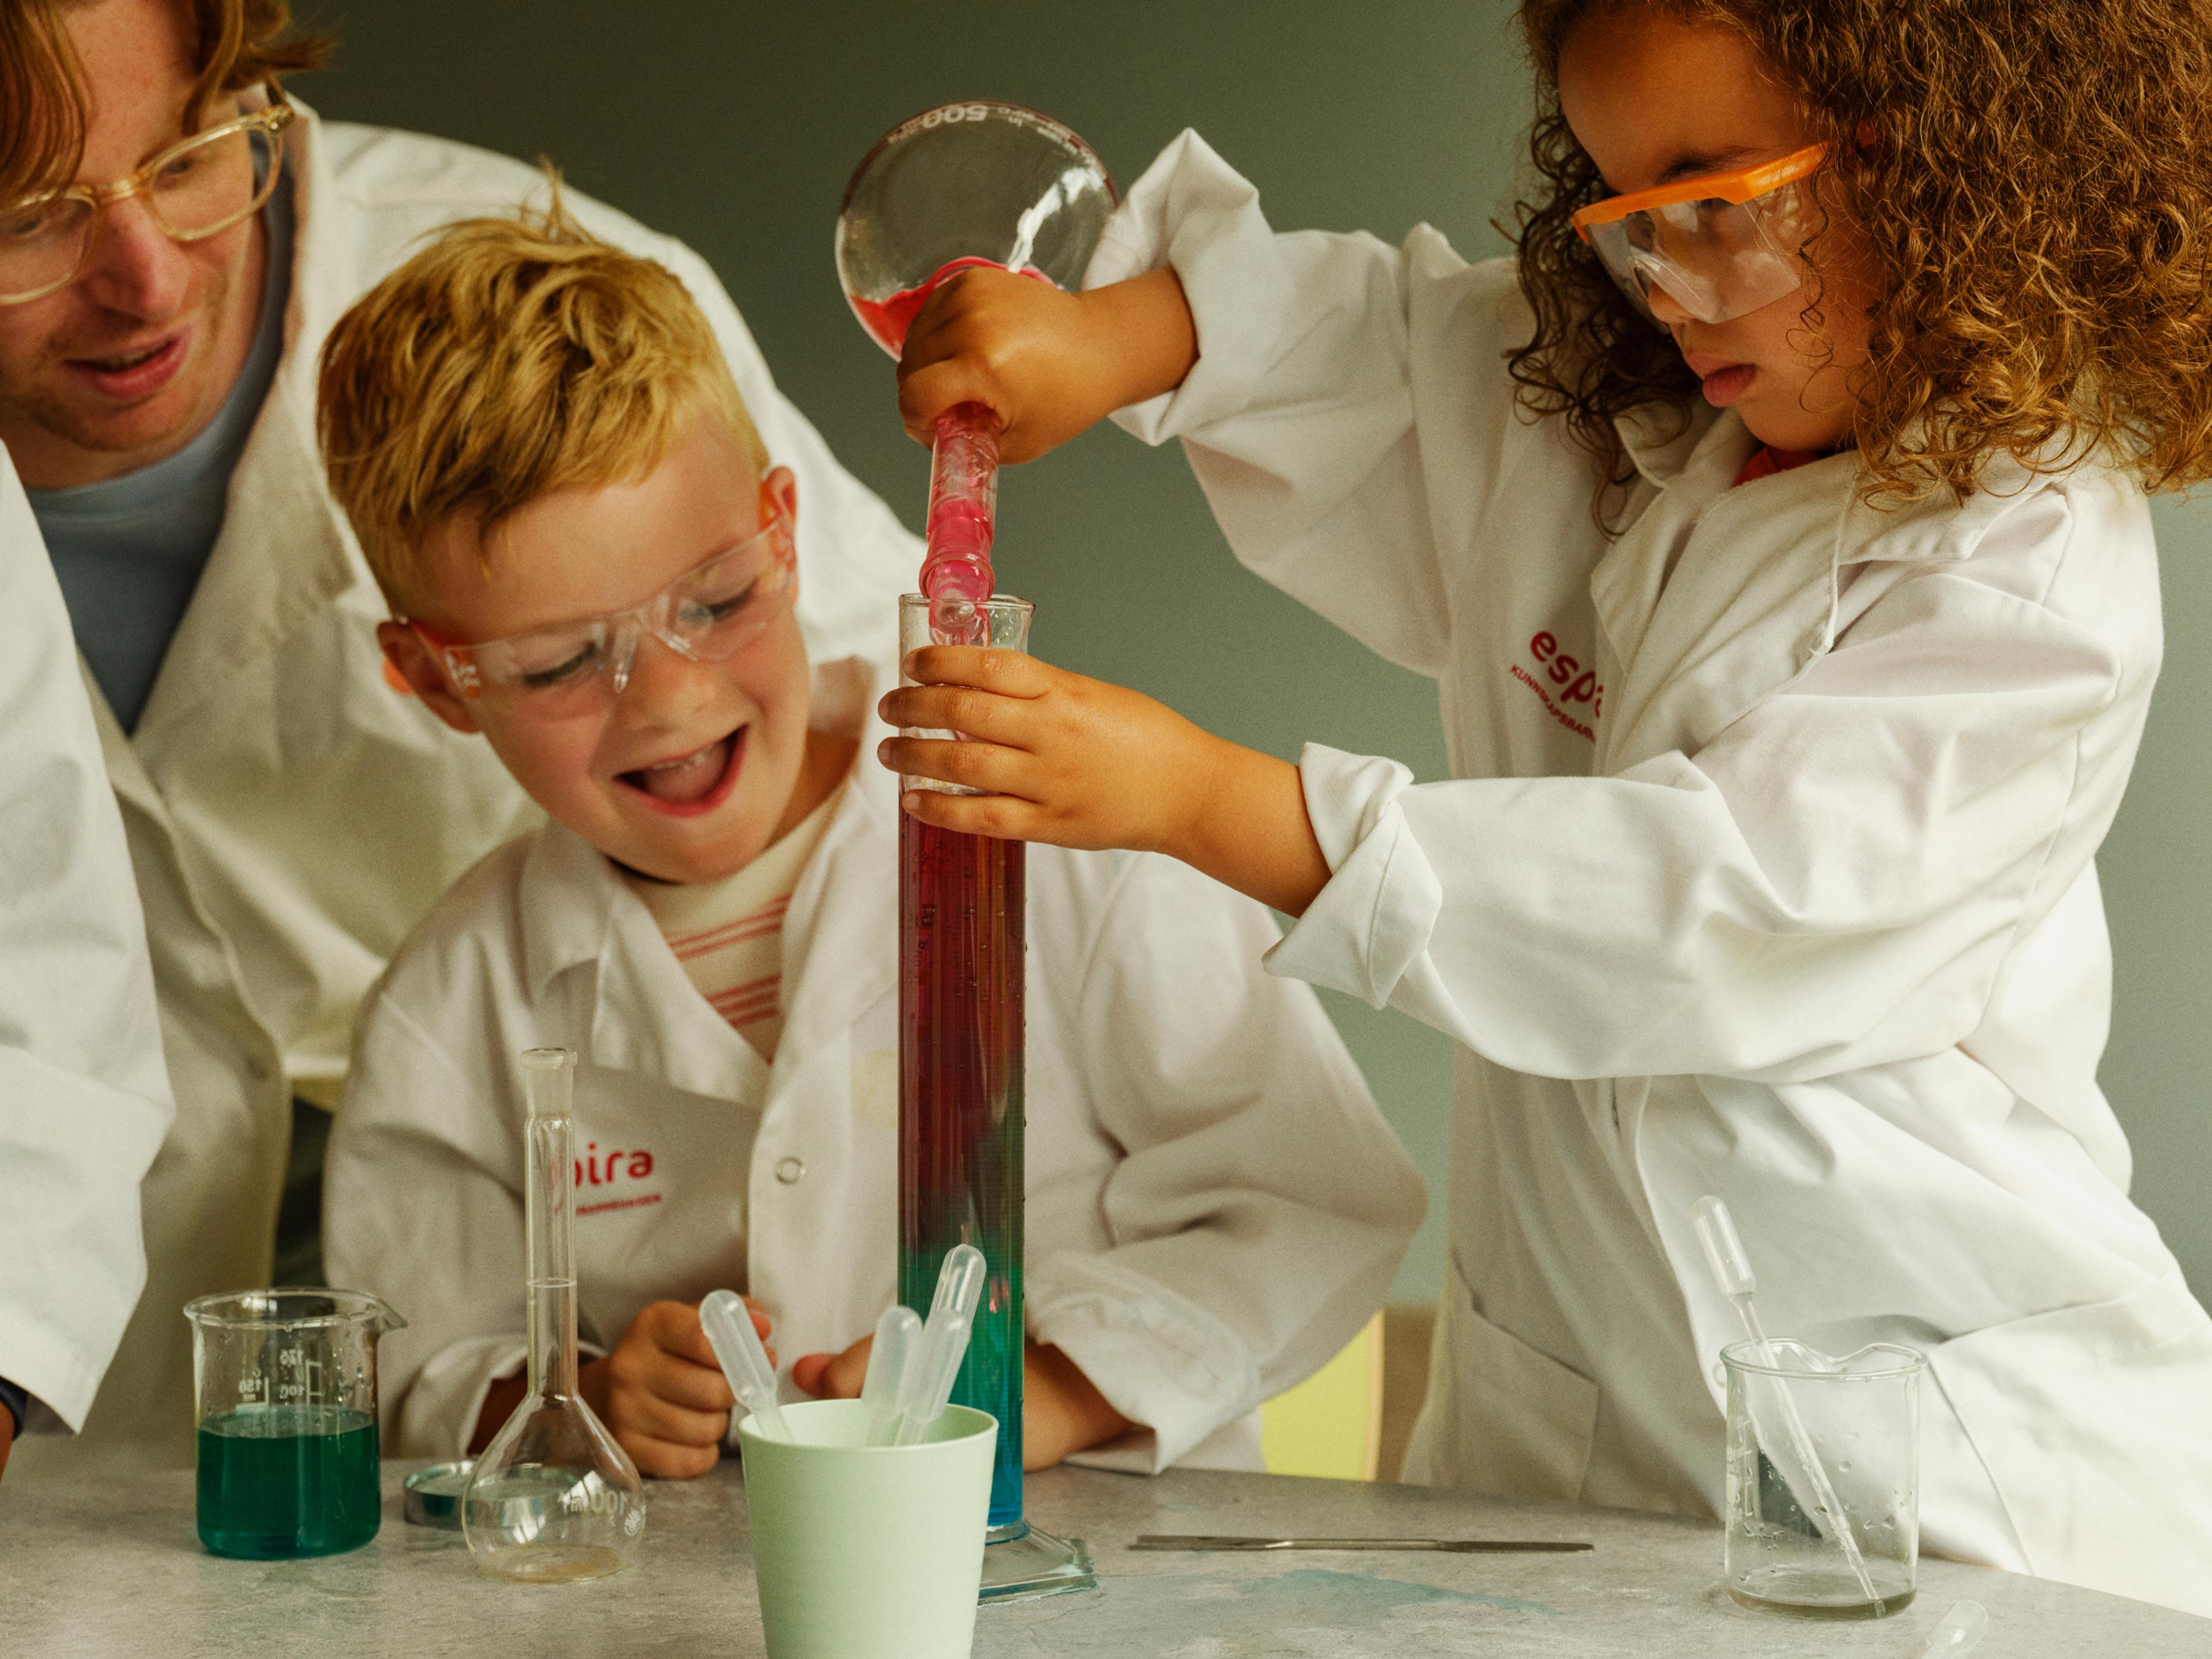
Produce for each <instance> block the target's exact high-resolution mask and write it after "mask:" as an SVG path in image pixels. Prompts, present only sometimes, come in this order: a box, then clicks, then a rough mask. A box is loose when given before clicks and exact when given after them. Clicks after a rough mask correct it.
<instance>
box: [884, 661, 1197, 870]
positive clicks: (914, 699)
mask: <svg viewBox="0 0 2212 1659" xmlns="http://www.w3.org/2000/svg"><path fill="white" fill-rule="evenodd" d="M907 668H908V673H909V674H911V675H912V676H913V677H914V678H916V679H918V680H921V681H922V682H924V683H923V684H920V685H914V686H906V687H902V688H901V689H900V690H896V691H892V692H890V693H889V694H888V695H887V696H884V699H883V702H882V703H881V704H880V705H879V707H880V710H881V713H882V714H883V717H884V720H887V721H889V722H890V724H891V725H893V726H928V727H935V728H939V729H942V730H950V731H956V732H964V733H966V734H967V737H968V738H969V741H967V742H954V741H951V739H949V738H906V737H894V738H886V739H884V744H883V745H882V748H881V749H880V750H879V751H878V753H879V754H880V756H881V757H882V760H883V763H884V765H886V766H888V767H890V768H891V769H892V770H894V771H897V772H906V773H910V774H912V775H915V776H917V777H926V778H937V779H939V780H941V781H945V782H946V783H960V784H966V785H968V786H969V787H972V788H976V789H988V790H990V791H992V792H993V793H990V794H988V795H946V794H939V793H935V792H933V791H921V790H917V791H913V792H910V793H908V795H907V797H906V800H905V803H904V804H905V805H906V809H907V811H909V812H911V813H913V814H914V815H915V817H918V818H920V819H921V820H922V821H923V822H924V823H934V824H939V825H942V826H943V827H944V828H945V829H963V830H968V831H970V832H973V833H975V834H978V835H986V836H999V837H1001V838H1002V839H1006V840H1012V841H1043V842H1052V843H1054V845H1055V846H1060V847H1081V848H1103V847H1122V848H1131V849H1133V850H1135V851H1139V852H1151V851H1154V850H1160V849H1165V850H1173V849H1174V848H1176V846H1178V845H1179V844H1181V842H1183V841H1184V840H1185V839H1187V835H1186V832H1187V830H1188V825H1189V821H1190V819H1191V818H1192V817H1193V816H1194V813H1195V812H1196V811H1198V810H1199V809H1200V807H1201V805H1203V803H1204V800H1205V799H1206V795H1207V793H1208V792H1209V791H1210V790H1211V789H1212V787H1213V782H1214V774H1215V771H1216V769H1217V768H1218V763H1219V759H1220V753H1219V751H1220V750H1222V749H1223V748H1225V746H1226V745H1225V744H1222V743H1221V742H1220V741H1219V740H1218V739H1217V738H1212V737H1211V736H1209V735H1208V734H1207V733H1206V732H1202V731H1200V729H1199V728H1198V727H1197V726H1193V725H1192V724H1191V723H1190V722H1189V721H1188V720H1185V719H1183V718H1182V715H1180V714H1176V712H1175V711H1174V710H1173V709H1170V708H1167V707H1166V706H1165V705H1164V704H1162V703H1158V702H1153V701H1152V699H1151V698H1150V697H1147V696H1143V695H1141V694H1140V693H1139V692H1135V691H1130V690H1124V689H1123V688H1122V687H1121V686H1118V685H1109V684H1106V682H1104V681H1103V680H1093V679H1086V678H1084V677H1083V676H1082V675H1080V674H1071V673H1069V672H1067V671H1066V670H1065V669H1060V668H1054V667H1053V666H1051V665H1049V664H1048V663H1042V662H1039V661H1038V660H1037V659H1036V658H1035V657H1029V656H1024V655H1023V654H1021V653H1019V652H1011V651H989V650H983V649H979V648H975V647H964V646H930V647H924V648H923V649H921V650H920V651H917V652H915V653H914V655H913V656H912V658H911V659H908V665H907Z"/></svg>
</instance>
